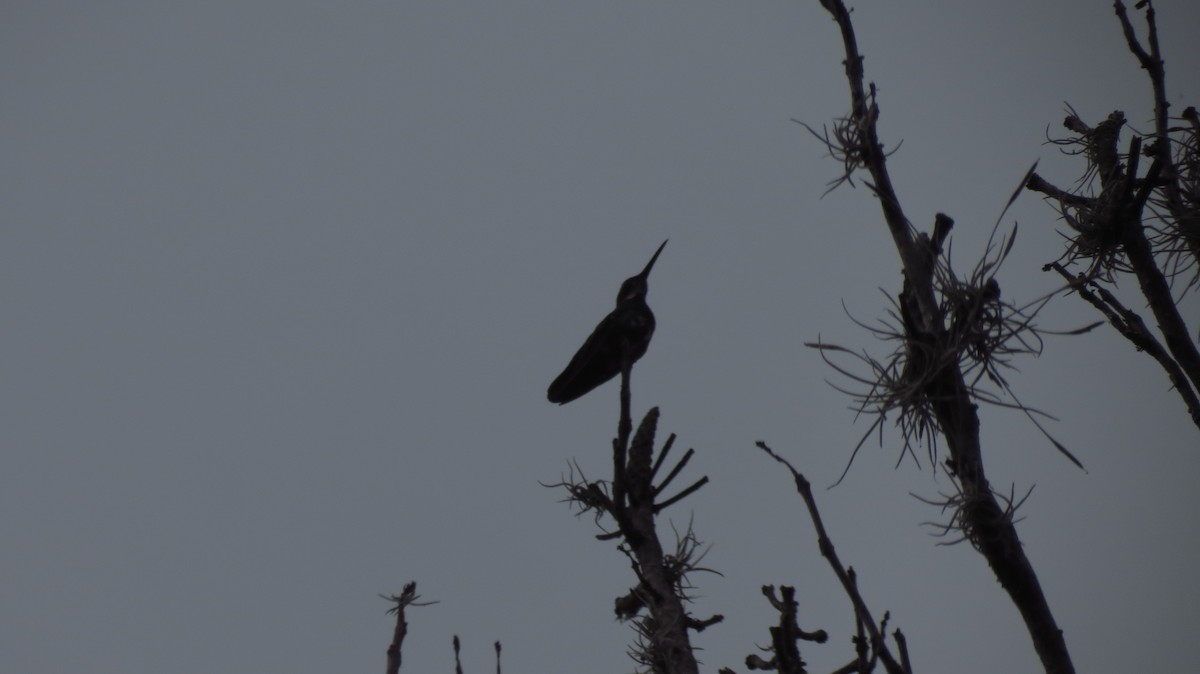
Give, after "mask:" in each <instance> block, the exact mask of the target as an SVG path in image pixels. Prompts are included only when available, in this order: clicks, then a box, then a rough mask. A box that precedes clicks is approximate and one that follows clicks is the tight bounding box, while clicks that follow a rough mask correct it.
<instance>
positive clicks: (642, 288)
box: [546, 241, 667, 405]
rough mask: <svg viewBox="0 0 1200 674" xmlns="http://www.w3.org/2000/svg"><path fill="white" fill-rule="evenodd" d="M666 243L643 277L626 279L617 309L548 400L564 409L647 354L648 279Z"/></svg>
mask: <svg viewBox="0 0 1200 674" xmlns="http://www.w3.org/2000/svg"><path fill="white" fill-rule="evenodd" d="M666 245H667V242H666V241H663V242H662V245H661V246H659V247H658V250H656V251H654V257H652V258H650V262H648V263H647V264H646V268H645V269H643V270H642V273H640V274H638V275H637V276H633V277H630V278H627V279H625V282H624V283H622V284H621V291H620V292H618V293H617V308H616V309H613V310H612V313H610V314H609V315H607V316H605V317H604V320H602V321H600V325H597V326H596V329H595V330H593V331H592V334H591V336H590V337H588V338H587V341H586V342H584V343H583V346H581V347H579V351H577V352H576V353H575V357H574V358H572V359H571V362H570V363H568V364H567V368H566V369H565V370H563V371H562V374H560V375H558V378H557V379H555V380H554V381H553V382H552V383H551V384H550V389H549V390H548V391H546V397H547V398H549V400H550V402H552V403H558V404H559V405H563V404H566V403H569V402H571V401H572V400H575V399H576V398H578V397H580V396H582V395H584V394H585V393H587V392H588V391H591V390H592V389H594V388H596V387H597V386H599V385H601V384H603V383H604V382H606V381H608V380H609V379H612V378H613V377H615V376H617V375H618V374H619V373H620V372H621V368H622V366H624V365H630V366H632V365H633V363H634V361H636V360H637V359H639V358H641V357H642V355H643V354H645V353H646V347H648V346H650V337H651V336H652V335H653V334H654V314H653V313H652V312H651V311H650V307H649V306H648V305H647V304H646V290H647V284H646V279H647V278H649V277H650V269H651V268H652V267H653V266H654V261H655V260H657V259H658V254H659V253H661V252H662V250H663V248H665V247H666Z"/></svg>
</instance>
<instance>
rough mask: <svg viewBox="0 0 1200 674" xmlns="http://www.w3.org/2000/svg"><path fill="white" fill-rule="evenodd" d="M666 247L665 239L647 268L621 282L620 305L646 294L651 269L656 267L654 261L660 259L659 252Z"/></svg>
mask: <svg viewBox="0 0 1200 674" xmlns="http://www.w3.org/2000/svg"><path fill="white" fill-rule="evenodd" d="M666 247H667V242H666V241H663V242H662V245H660V246H659V247H658V250H656V251H654V257H651V258H650V261H649V262H647V263H646V268H645V269H643V270H642V273H640V274H638V275H637V276H631V277H629V278H627V279H625V282H624V283H622V284H621V290H620V292H618V293H617V304H618V305H619V304H621V303H622V302H626V301H628V300H631V299H633V298H635V297H645V296H646V291H647V289H648V288H649V284H648V279H649V278H650V269H651V268H653V267H654V261H655V260H657V259H658V254H659V253H661V252H662V251H663V248H666Z"/></svg>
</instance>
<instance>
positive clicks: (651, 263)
mask: <svg viewBox="0 0 1200 674" xmlns="http://www.w3.org/2000/svg"><path fill="white" fill-rule="evenodd" d="M667 241H670V239H665V240H664V241H663V242H662V245H661V246H659V247H658V250H656V251H654V257H652V258H650V261H649V262H647V263H646V268H645V269H643V270H642V273H640V274H638V276H641V277H642V278H648V277H649V276H650V268H651V267H653V266H654V261H655V260H657V259H658V254H659V253H661V252H662V251H663V248H666V247H667Z"/></svg>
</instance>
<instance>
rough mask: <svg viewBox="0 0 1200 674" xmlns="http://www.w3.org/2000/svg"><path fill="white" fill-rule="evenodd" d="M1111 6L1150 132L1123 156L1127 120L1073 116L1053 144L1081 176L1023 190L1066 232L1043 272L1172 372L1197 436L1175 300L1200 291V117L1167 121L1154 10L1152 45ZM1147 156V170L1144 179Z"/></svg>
mask: <svg viewBox="0 0 1200 674" xmlns="http://www.w3.org/2000/svg"><path fill="white" fill-rule="evenodd" d="M1114 7H1115V9H1116V14H1117V19H1118V21H1120V23H1121V28H1122V30H1123V31H1124V34H1125V41H1126V43H1127V45H1128V46H1129V50H1130V51H1131V52H1133V55H1134V56H1135V57H1136V58H1137V60H1138V63H1139V64H1141V67H1142V69H1144V70H1145V71H1146V74H1147V76H1148V77H1149V78H1150V84H1151V87H1152V90H1153V96H1154V128H1153V129H1152V130H1150V131H1148V132H1146V133H1140V132H1136V131H1135V132H1133V133H1132V134H1131V137H1130V139H1129V143H1128V146H1127V149H1126V151H1125V152H1124V153H1122V152H1121V132H1122V131H1123V130H1124V129H1126V128H1127V127H1128V124H1127V123H1126V119H1125V114H1124V113H1123V112H1121V111H1120V110H1117V111H1114V112H1113V113H1112V114H1110V115H1109V116H1108V118H1107V119H1105V120H1103V121H1101V122H1100V123H1098V124H1096V125H1095V126H1094V127H1093V126H1088V124H1086V123H1085V122H1084V121H1083V120H1082V119H1080V117H1079V115H1078V114H1076V113H1075V111H1074V110H1071V111H1070V113H1069V114H1068V116H1067V118H1066V120H1064V121H1063V126H1064V127H1066V129H1067V130H1068V131H1070V133H1071V135H1070V136H1068V137H1066V138H1062V139H1057V140H1054V141H1052V142H1054V143H1056V144H1058V145H1059V146H1061V147H1062V149H1063V151H1064V152H1067V153H1070V154H1076V155H1079V156H1081V157H1083V159H1084V161H1085V165H1084V171H1083V175H1082V177H1081V178H1080V179H1079V180H1077V181H1076V182H1075V185H1074V187H1073V189H1071V190H1064V189H1061V188H1059V187H1057V186H1055V185H1053V184H1051V183H1050V182H1049V181H1047V180H1046V179H1044V178H1043V177H1042V176H1040V175H1037V174H1034V175H1032V176H1030V178H1029V181H1028V183H1027V187H1028V188H1029V189H1030V190H1033V191H1036V192H1040V193H1042V194H1044V195H1045V196H1046V199H1047V201H1049V202H1050V203H1051V204H1053V205H1054V207H1055V208H1056V209H1057V210H1058V212H1059V214H1060V215H1061V217H1062V220H1063V222H1065V223H1066V224H1067V226H1068V228H1069V229H1070V231H1069V233H1068V234H1067V249H1066V251H1065V252H1064V253H1063V254H1062V255H1061V256H1060V257H1059V258H1058V259H1057V260H1055V261H1053V262H1051V263H1049V264H1047V265H1046V269H1053V270H1054V271H1056V272H1057V273H1058V274H1060V275H1061V276H1062V277H1063V278H1064V279H1066V280H1067V282H1068V291H1069V292H1072V293H1075V294H1077V295H1079V297H1080V298H1082V299H1083V300H1084V301H1086V302H1088V303H1089V304H1091V305H1092V306H1093V307H1095V308H1096V310H1097V311H1099V312H1100V313H1101V315H1103V316H1104V318H1106V319H1107V320H1108V322H1109V323H1110V324H1112V326H1113V327H1114V328H1116V330H1117V331H1118V332H1119V333H1121V335H1123V336H1124V337H1125V338H1126V339H1128V340H1129V341H1130V342H1131V343H1132V344H1133V345H1134V346H1135V347H1136V348H1137V349H1138V350H1139V351H1144V352H1145V353H1146V354H1147V355H1149V356H1150V357H1151V358H1153V359H1154V360H1155V361H1156V362H1157V363H1158V364H1159V366H1161V367H1162V368H1163V370H1165V371H1166V373H1167V377H1168V378H1169V379H1170V381H1171V385H1172V386H1173V387H1174V389H1175V391H1176V392H1177V393H1178V394H1179V397H1180V398H1181V399H1182V400H1183V403H1184V405H1185V406H1186V408H1187V411H1188V414H1189V415H1190V416H1191V418H1192V421H1193V423H1195V424H1196V426H1197V427H1200V397H1198V393H1200V350H1197V346H1196V341H1195V339H1193V337H1192V335H1193V334H1194V333H1193V330H1194V329H1195V326H1192V328H1191V329H1189V327H1188V325H1187V321H1186V320H1184V318H1183V316H1182V315H1181V313H1180V310H1179V301H1178V300H1179V297H1181V296H1182V295H1183V294H1184V293H1186V292H1187V291H1188V290H1190V289H1193V288H1195V287H1196V285H1197V283H1198V282H1200V265H1198V264H1197V261H1198V260H1200V115H1198V114H1197V113H1196V108H1194V107H1188V108H1187V109H1185V110H1184V111H1183V114H1182V116H1181V117H1178V118H1175V117H1171V115H1170V104H1169V103H1168V102H1167V93H1166V69H1165V67H1164V63H1163V58H1162V53H1161V51H1160V49H1159V43H1158V27H1157V25H1156V23H1155V13H1154V7H1153V5H1151V4H1150V2H1149V0H1144V1H1143V2H1139V3H1138V4H1137V8H1138V9H1144V10H1145V20H1146V31H1147V46H1143V44H1142V42H1141V40H1139V38H1138V36H1137V31H1136V30H1135V29H1134V26H1133V23H1132V22H1131V21H1130V18H1129V14H1128V12H1127V11H1126V9H1125V5H1124V4H1123V3H1121V2H1120V0H1117V2H1115V3H1114ZM1143 157H1144V158H1145V159H1147V160H1149V164H1150V165H1149V167H1148V168H1146V170H1145V172H1142V171H1140V166H1141V163H1142V158H1143ZM1130 275H1132V276H1133V277H1134V278H1135V279H1136V280H1137V286H1138V288H1139V290H1140V291H1141V296H1142V298H1143V299H1144V300H1145V303H1146V306H1147V307H1148V308H1149V310H1150V313H1151V316H1152V318H1153V321H1152V323H1153V324H1154V325H1155V326H1157V331H1155V330H1154V329H1152V328H1151V327H1150V326H1149V325H1147V322H1146V320H1145V319H1143V317H1142V315H1141V314H1139V313H1138V312H1137V311H1134V310H1133V309H1131V308H1129V307H1128V306H1126V305H1125V304H1124V303H1122V302H1121V301H1120V300H1119V299H1118V297H1117V295H1118V293H1117V291H1116V286H1117V283H1118V281H1119V279H1120V278H1122V277H1127V276H1130Z"/></svg>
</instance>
